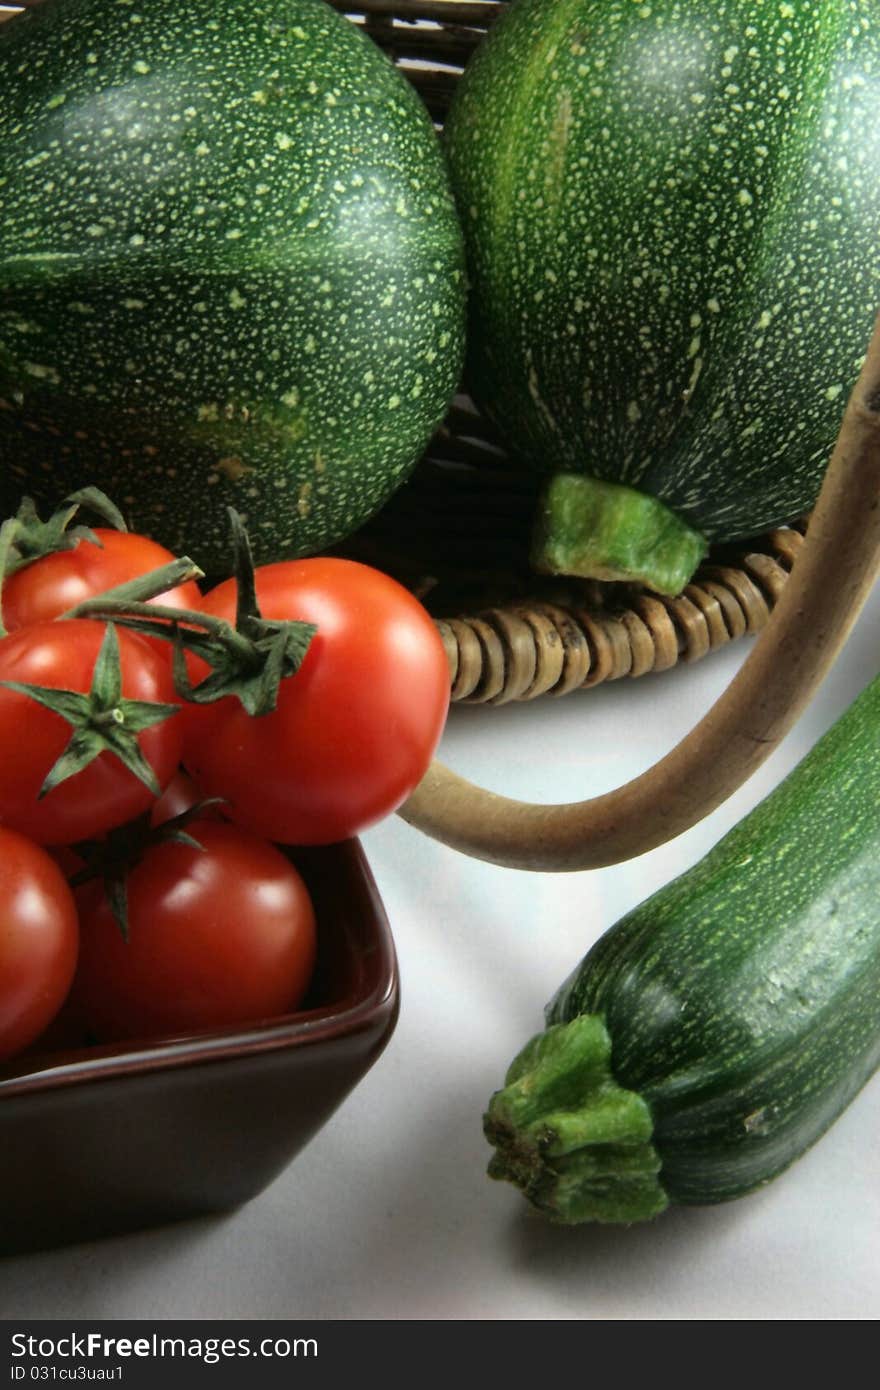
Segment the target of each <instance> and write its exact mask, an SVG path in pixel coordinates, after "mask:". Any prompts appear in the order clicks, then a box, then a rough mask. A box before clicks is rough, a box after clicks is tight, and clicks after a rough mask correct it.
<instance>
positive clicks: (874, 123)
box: [447, 0, 880, 589]
mask: <svg viewBox="0 0 880 1390" xmlns="http://www.w3.org/2000/svg"><path fill="white" fill-rule="evenodd" d="M878 91H880V7H878V5H877V4H876V0H762V3H756V0H644V3H640V2H639V0H515V3H513V4H512V5H511V8H510V11H509V12H508V13H507V14H505V15H504V16H503V17H502V19H501V20H500V22H499V23H498V24H497V25H496V27H495V28H494V29H493V31H492V32H491V33H490V34H489V37H488V40H487V41H486V42H485V44H484V45H483V46H482V47H481V49H480V50H479V51H478V53H477V54H476V55H475V57H474V59H473V60H472V62H471V64H470V66H469V68H468V70H467V71H466V73H465V76H464V79H463V81H462V83H461V84H460V87H459V90H458V92H457V94H456V99H455V102H454V105H453V110H452V113H451V116H450V119H449V121H448V123H447V137H448V146H447V148H448V153H449V157H450V163H451V170H452V174H453V184H454V189H455V192H456V197H457V199H458V201H459V207H460V212H461V215H462V220H463V223H464V227H465V235H466V240H467V246H468V254H469V262H470V274H471V277H472V279H473V296H472V313H471V338H470V348H469V368H468V371H469V380H470V385H471V388H472V390H473V392H474V394H475V395H476V396H477V397H478V399H479V400H480V401H481V403H482V404H483V406H484V408H485V409H486V410H487V411H488V412H489V413H490V414H491V416H492V417H493V418H494V420H495V421H496V423H497V424H498V426H499V427H500V429H501V430H502V432H503V434H504V435H505V437H506V439H507V441H508V443H509V445H510V447H511V448H512V449H513V450H514V451H515V452H516V453H517V455H518V456H519V457H520V458H521V459H522V460H524V461H525V462H526V463H527V464H529V465H530V466H533V467H536V468H539V469H541V470H546V471H551V470H552V471H557V470H561V471H562V472H564V473H571V474H574V475H576V476H577V477H580V478H593V479H599V480H602V482H603V483H605V484H610V485H611V489H610V491H609V490H608V489H607V488H599V489H598V490H596V489H591V488H590V487H587V489H586V491H587V493H588V495H589V497H590V500H593V495H594V493H597V495H598V498H599V501H600V502H601V504H602V506H600V507H599V510H600V511H601V510H603V508H604V502H605V499H606V497H607V498H608V499H609V506H610V508H611V510H612V511H614V510H615V509H618V511H619V512H620V513H621V514H622V515H619V516H612V517H610V518H608V519H607V529H608V531H609V533H610V536H609V539H608V540H607V545H608V548H609V554H608V555H607V556H605V557H604V562H605V566H606V569H607V570H608V571H613V570H614V568H615V566H617V567H619V568H620V569H622V570H623V571H624V573H623V575H622V576H619V577H626V573H627V571H628V572H629V573H630V574H633V575H634V576H635V577H637V578H642V579H644V580H645V581H646V582H648V583H654V584H655V587H657V588H660V589H664V588H667V589H668V588H669V587H670V583H674V579H675V576H673V579H672V580H668V581H666V582H664V577H663V574H662V568H663V560H662V559H661V562H660V573H659V574H658V573H657V569H656V566H655V565H654V562H653V561H652V558H651V555H650V553H648V555H647V558H645V555H644V554H640V547H642V548H644V546H645V545H647V546H648V547H650V544H651V536H650V535H649V536H648V538H647V541H645V538H644V537H643V536H641V535H639V534H636V535H635V536H633V537H632V539H631V540H630V538H629V536H628V534H627V526H628V525H629V522H628V521H627V502H628V497H627V494H623V496H619V495H618V494H617V493H616V492H615V491H614V489H615V488H616V487H617V486H618V485H623V486H624V487H625V488H631V489H635V490H637V491H638V492H639V493H642V494H647V495H648V496H649V497H650V498H651V499H655V500H657V501H659V503H661V504H662V506H663V508H664V509H666V510H667V511H671V512H672V513H673V514H674V519H675V521H676V522H677V524H678V525H679V528H680V529H681V531H682V538H681V551H682V553H681V563H683V564H684V567H685V569H687V566H688V564H689V565H690V568H691V569H692V568H693V566H694V564H695V563H696V560H697V559H698V558H699V555H700V553H701V551H702V550H703V549H704V548H705V543H706V541H707V540H714V539H718V538H727V539H732V538H734V537H737V536H743V535H748V534H751V533H754V532H757V531H760V530H762V529H763V528H765V527H767V526H770V525H771V524H777V523H779V522H782V521H785V520H789V519H791V518H792V517H794V516H795V515H797V514H799V513H801V512H803V511H804V510H805V509H807V508H809V507H810V506H811V504H812V503H813V501H814V500H815V497H816V494H817V492H818V488H819V485H820V481H821V476H822V473H823V470H824V467H825V465H826V462H827V459H828V457H829V455H830V451H831V448H832V446H833V443H834V440H835V437H836V435H837V431H838V429H839V427H840V422H841V418H842V414H843V408H844V405H845V402H846V399H847V395H848V392H849V390H850V389H851V386H852V384H853V383H854V380H855V378H856V376H857V373H858V368H859V365H860V361H861V358H862V356H863V354H864V351H865V348H866V345H867V342H868V339H869V337H870V330H871V326H872V321H873V316H874V313H875V311H876V309H877V305H878V302H880V233H878V228H880V154H878V145H877V129H878V121H880V102H878ZM577 491H578V485H577V484H574V485H573V487H572V488H571V489H570V493H569V494H566V496H565V497H564V498H563V499H562V500H561V501H560V502H559V503H558V508H559V510H560V511H561V512H564V513H565V515H562V516H561V517H559V518H554V517H553V515H552V508H553V506H555V505H556V503H553V502H551V517H550V521H551V523H552V522H554V520H555V521H556V522H558V524H559V527H560V529H561V532H562V539H563V547H562V548H563V551H564V550H565V548H566V546H567V544H568V541H569V540H570V541H571V546H570V548H571V550H572V552H573V553H572V555H571V556H570V558H571V559H572V560H573V561H575V562H576V560H577V555H576V551H577V544H576V541H577V539H578V538H577V535H576V532H577V527H578V518H577V503H576V502H573V501H572V497H571V493H577ZM597 505H598V504H597ZM636 511H637V512H638V511H639V506H638V504H637V506H636ZM661 517H662V514H661ZM586 520H587V521H588V523H589V526H590V528H591V529H596V528H598V532H599V534H600V540H599V547H600V550H601V548H602V546H604V545H605V544H606V540H605V538H604V537H603V536H602V534H601V533H602V531H603V528H604V527H605V526H606V522H605V520H602V519H601V518H600V519H599V520H597V517H596V515H595V509H594V512H591V513H589V514H588V516H587V518H586ZM634 525H635V528H636V530H637V531H638V530H639V528H641V529H642V530H644V526H643V524H642V520H641V519H640V517H637V518H636V522H635V523H634ZM670 525H671V520H670V519H669V518H668V517H665V518H662V519H658V520H657V521H656V523H654V524H652V527H649V528H648V530H649V531H651V530H652V529H659V530H660V531H661V532H663V531H664V528H667V529H668V527H669V526H670ZM615 528H616V530H615ZM661 540H662V541H663V543H664V544H665V543H666V542H667V541H669V537H665V536H663V537H661ZM670 544H671V545H672V550H673V555H674V558H675V557H676V556H677V550H676V541H675V538H673V539H672V541H671V542H670ZM630 552H632V553H630ZM564 559H565V556H564V554H563V556H562V563H561V564H560V565H559V566H557V568H563V567H564ZM592 562H594V563H595V565H598V568H590V567H589V565H590V563H591V561H590V560H589V559H588V561H587V568H585V569H583V570H581V571H578V570H577V566H576V563H575V565H574V568H575V572H583V573H593V574H599V575H600V576H601V575H603V570H602V564H603V556H602V555H601V554H599V555H598V557H595V556H594V557H592ZM550 567H553V566H552V565H551V566H550ZM605 577H613V575H608V574H606V575H605ZM686 577H687V574H685V578H686ZM658 581H659V582H658Z"/></svg>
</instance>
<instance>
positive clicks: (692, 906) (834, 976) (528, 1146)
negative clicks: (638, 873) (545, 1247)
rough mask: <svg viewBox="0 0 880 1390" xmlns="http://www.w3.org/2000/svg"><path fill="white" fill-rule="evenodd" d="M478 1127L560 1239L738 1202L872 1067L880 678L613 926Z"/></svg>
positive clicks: (500, 1166) (876, 1041)
mask: <svg viewBox="0 0 880 1390" xmlns="http://www.w3.org/2000/svg"><path fill="white" fill-rule="evenodd" d="M547 1024H548V1027H547V1030H546V1031H545V1032H544V1033H542V1034H539V1035H538V1037H537V1038H536V1039H533V1041H532V1042H531V1043H530V1044H529V1045H528V1047H527V1048H526V1049H525V1050H524V1052H523V1053H522V1054H521V1055H520V1057H519V1058H518V1059H517V1060H516V1062H515V1063H514V1064H513V1067H512V1068H511V1072H510V1074H509V1075H508V1079H507V1080H508V1085H507V1087H506V1089H505V1090H502V1091H500V1092H498V1093H497V1094H496V1095H495V1097H494V1098H493V1100H492V1103H491V1105H490V1108H489V1113H488V1116H487V1120H486V1130H487V1134H488V1135H489V1137H490V1138H491V1139H492V1141H493V1142H494V1143H496V1144H497V1145H498V1150H497V1154H496V1157H495V1159H494V1160H493V1167H492V1169H491V1170H490V1171H492V1172H493V1173H494V1175H495V1176H497V1177H505V1178H509V1179H511V1180H513V1181H515V1182H518V1183H519V1185H520V1186H521V1187H523V1189H524V1190H525V1192H526V1194H527V1195H528V1196H529V1197H531V1199H532V1200H533V1201H534V1202H536V1204H537V1205H538V1206H541V1207H543V1208H544V1209H545V1210H547V1211H548V1212H549V1213H550V1215H551V1216H553V1217H554V1218H555V1219H557V1220H560V1221H564V1222H573V1221H582V1220H590V1219H593V1220H600V1221H601V1220H606V1221H633V1220H638V1219H641V1218H644V1217H649V1216H653V1215H656V1213H657V1212H659V1211H661V1210H662V1209H663V1208H664V1207H665V1206H666V1205H668V1203H670V1202H675V1203H711V1202H722V1201H726V1200H728V1199H730V1198H734V1197H739V1196H741V1195H742V1194H743V1193H746V1192H749V1191H751V1190H752V1189H754V1188H756V1187H759V1186H761V1185H762V1184H764V1183H766V1182H768V1181H769V1180H770V1179H771V1178H773V1177H775V1176H776V1174H778V1173H780V1172H781V1171H782V1170H783V1169H784V1168H786V1167H788V1165H789V1164H790V1163H792V1162H793V1161H794V1160H795V1159H796V1158H797V1157H798V1156H799V1155H800V1154H802V1153H803V1152H804V1150H805V1149H807V1148H808V1147H809V1146H810V1145H811V1144H812V1143H813V1142H814V1141H815V1140H816V1139H818V1138H819V1137H820V1135H821V1134H823V1133H824V1131H825V1130H826V1129H827V1128H828V1126H829V1125H830V1124H831V1122H832V1121H833V1120H834V1119H835V1118H836V1117H837V1116H838V1115H839V1114H840V1112H841V1111H842V1110H843V1109H844V1107H845V1106H846V1105H847V1104H848V1103H849V1102H850V1101H851V1100H852V1098H853V1097H854V1096H855V1095H856V1093H857V1092H858V1091H859V1090H860V1088H861V1087H862V1086H863V1085H864V1083H865V1082H866V1081H867V1080H868V1078H869V1077H870V1076H871V1075H872V1073H873V1072H874V1071H875V1070H876V1068H877V1066H878V1064H880V678H878V679H877V680H875V681H874V683H873V684H872V685H871V686H869V687H868V689H867V690H866V691H865V692H864V693H863V694H862V695H861V696H860V698H859V699H858V700H857V701H856V702H855V704H854V705H852V707H851V708H850V709H849V710H848V711H847V712H846V713H845V714H844V715H843V717H842V718H841V719H840V720H839V721H838V723H837V724H836V725H835V726H834V727H833V728H832V729H831V730H830V731H829V732H828V733H827V734H826V735H825V737H824V738H823V739H821V740H820V742H819V743H818V744H817V745H816V746H815V748H814V749H813V750H812V751H811V752H810V753H809V754H808V755H807V757H806V758H805V759H804V761H803V762H802V763H801V764H800V765H799V767H797V768H796V769H795V771H794V772H793V773H792V774H790V776H789V777H788V778H787V779H786V780H785V781H784V782H782V783H781V784H780V785H779V787H777V788H776V790H775V791H773V792H772V793H771V794H770V796H769V797H767V799H766V800H765V801H763V802H762V803H761V804H760V805H759V806H758V807H756V808H755V810H753V811H752V812H751V813H750V814H749V815H748V816H747V817H746V818H745V819H744V820H743V821H742V822H741V823H740V824H739V825H738V826H737V827H736V828H735V829H734V830H733V831H731V832H730V833H729V834H728V835H727V836H726V837H725V838H724V839H723V840H721V841H720V843H719V844H718V845H717V846H716V847H715V849H714V850H712V851H711V853H710V854H709V855H708V856H707V857H706V858H705V859H703V860H702V862H700V863H699V864H697V865H696V866H695V867H694V868H693V869H691V870H690V871H689V872H687V873H685V874H684V875H682V876H681V877H680V878H678V879H677V880H676V881H675V882H673V883H671V884H670V885H668V886H667V887H665V888H663V889H662V890H661V891H660V892H659V893H656V894H655V895H654V896H653V897H651V898H650V899H648V900H647V901H646V902H645V903H643V904H642V905H641V906H640V907H637V908H636V909H635V910H634V911H633V912H631V913H629V914H628V916H626V917H624V918H622V919H621V921H619V922H618V923H617V925H616V926H614V927H613V928H612V929H611V930H610V931H609V932H608V933H607V934H606V935H605V936H604V937H602V938H601V939H600V941H599V942H598V943H597V944H596V945H595V946H594V948H593V949H592V950H591V951H590V953H589V954H588V955H587V956H586V958H585V959H584V961H583V962H582V963H581V965H580V966H578V968H577V969H576V970H575V971H574V973H573V974H572V976H571V977H570V978H569V980H568V981H567V982H566V983H565V984H564V985H563V986H562V988H561V989H560V991H559V992H558V994H557V995H556V996H555V998H554V999H553V1000H552V1002H551V1003H550V1005H549V1006H548V1009H547Z"/></svg>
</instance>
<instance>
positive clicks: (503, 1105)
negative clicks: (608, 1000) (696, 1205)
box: [484, 1014, 669, 1225]
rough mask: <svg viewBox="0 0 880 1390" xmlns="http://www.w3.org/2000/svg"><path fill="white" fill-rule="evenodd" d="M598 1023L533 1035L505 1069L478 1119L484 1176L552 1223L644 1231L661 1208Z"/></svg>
mask: <svg viewBox="0 0 880 1390" xmlns="http://www.w3.org/2000/svg"><path fill="white" fill-rule="evenodd" d="M610 1060H611V1040H610V1038H609V1036H608V1032H607V1029H606V1028H605V1025H604V1023H603V1022H602V1020H601V1018H599V1017H598V1016H597V1015H596V1014H582V1015H581V1016H579V1017H578V1018H575V1019H573V1020H572V1021H571V1022H570V1023H559V1024H554V1025H553V1026H552V1027H550V1028H547V1029H546V1030H545V1031H544V1032H543V1033H538V1034H537V1035H536V1037H534V1038H532V1040H531V1042H529V1043H527V1044H526V1046H525V1047H524V1048H523V1050H522V1051H521V1052H520V1053H519V1055H518V1056H517V1057H516V1058H515V1059H514V1061H513V1063H512V1064H511V1066H510V1069H509V1071H508V1073H507V1077H506V1078H505V1086H504V1089H503V1090H501V1091H496V1092H495V1095H494V1096H493V1097H492V1099H491V1101H490V1102H489V1108H488V1111H487V1112H486V1115H485V1117H484V1129H485V1133H486V1138H487V1139H488V1140H489V1143H490V1144H493V1145H494V1146H495V1150H496V1151H495V1154H494V1155H493V1157H492V1160H491V1162H490V1164H489V1176H490V1177H493V1178H503V1179H506V1180H507V1181H508V1182H512V1183H515V1184H516V1186H517V1187H519V1188H520V1189H521V1190H522V1192H523V1193H524V1195H525V1196H526V1197H527V1198H528V1199H529V1201H530V1202H532V1203H533V1205H534V1206H536V1207H539V1208H540V1209H541V1211H543V1212H545V1213H546V1214H547V1215H548V1216H549V1217H550V1218H551V1220H553V1221H557V1222H560V1223H561V1224H563V1225H575V1224H577V1223H579V1222H582V1221H604V1222H627V1223H628V1222H631V1221H647V1220H649V1219H650V1218H651V1217H652V1216H658V1215H659V1214H660V1212H662V1211H664V1210H665V1208H666V1207H667V1206H668V1205H669V1198H668V1197H667V1195H666V1193H665V1192H664V1190H663V1187H662V1185H661V1183H660V1180H659V1177H658V1173H659V1170H660V1160H659V1158H658V1157H657V1153H656V1151H655V1149H654V1146H653V1145H652V1143H651V1134H652V1131H653V1121H652V1119H651V1112H650V1110H649V1109H648V1106H647V1104H646V1103H645V1101H644V1100H643V1099H642V1097H641V1096H640V1095H638V1094H636V1092H635V1091H626V1090H624V1089H623V1088H622V1087H621V1086H618V1084H617V1082H616V1081H615V1080H614V1077H613V1076H612V1074H611V1066H610Z"/></svg>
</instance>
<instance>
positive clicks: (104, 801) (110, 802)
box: [0, 618, 183, 845]
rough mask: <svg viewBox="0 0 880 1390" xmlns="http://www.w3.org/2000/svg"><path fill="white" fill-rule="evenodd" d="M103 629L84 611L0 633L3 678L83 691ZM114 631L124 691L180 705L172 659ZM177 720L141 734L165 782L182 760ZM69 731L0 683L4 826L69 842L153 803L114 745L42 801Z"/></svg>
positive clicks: (0, 821)
mask: <svg viewBox="0 0 880 1390" xmlns="http://www.w3.org/2000/svg"><path fill="white" fill-rule="evenodd" d="M104 633H105V627H104V624H103V623H98V622H93V621H91V620H89V619H86V618H72V619H65V620H64V621H63V622H49V623H37V624H35V625H34V626H33V627H26V628H22V629H21V630H20V631H19V632H14V633H12V634H10V636H9V637H5V638H3V640H2V641H0V681H5V680H13V681H21V682H24V683H25V684H29V685H40V686H48V687H52V688H56V689H66V690H72V691H77V692H87V691H88V690H89V689H90V688H91V682H92V674H93V671H94V666H95V660H96V658H97V656H98V651H99V649H100V646H101V643H102V641H103V638H104ZM117 637H118V639H119V654H120V666H121V670H122V695H123V697H124V698H126V699H130V700H147V701H151V702H159V703H162V704H179V703H180V702H179V700H178V697H177V695H176V693H175V691H174V685H173V681H172V678H171V672H170V669H169V666H168V663H167V662H166V661H165V660H164V659H163V658H162V657H161V656H160V655H157V653H156V652H154V651H153V649H152V647H151V646H150V644H149V643H147V642H145V641H143V640H142V639H141V638H140V637H138V636H136V635H135V634H134V633H131V632H126V631H125V630H124V629H123V628H118V629H117ZM180 723H181V717H180V715H173V716H171V717H170V718H169V719H166V720H165V721H164V722H163V723H161V724H156V725H154V726H153V727H152V728H149V729H145V730H144V731H143V732H142V733H141V734H139V735H138V740H137V741H138V744H139V745H140V749H141V752H142V753H143V755H144V757H145V758H146V760H147V762H148V763H149V764H150V766H151V767H152V769H153V771H154V773H155V775H156V778H157V780H158V782H159V784H160V786H163V787H164V786H166V785H167V783H168V782H170V780H171V778H172V777H173V776H174V773H175V771H176V769H177V766H178V763H179V762H180V753H181V742H182V733H183V731H182V728H181V727H180ZM71 732H72V730H71V726H70V725H69V724H68V723H67V721H66V720H65V719H63V718H62V717H61V715H59V714H56V713H54V711H52V710H48V709H45V708H44V707H43V706H42V705H40V704H38V703H37V702H36V701H35V700H33V699H31V698H30V696H28V695H24V694H22V693H20V692H19V691H15V690H8V689H6V688H5V687H3V686H0V825H8V826H11V827H12V828H13V829H16V830H20V831H21V832H22V834H25V835H29V836H30V837H31V839H34V840H36V841H38V843H40V844H45V845H66V844H73V843H74V842H75V841H77V840H85V839H89V838H91V837H93V836H97V835H102V834H104V833H105V832H106V831H107V830H111V829H113V827H114V826H117V825H123V824H125V822H126V821H129V820H133V819H134V817H135V816H138V815H140V814H141V812H143V811H145V810H146V809H147V808H148V807H149V806H151V805H152V803H153V801H154V799H155V798H154V796H153V794H152V792H151V791H150V790H149V788H148V787H147V786H145V785H144V784H143V783H142V782H141V781H140V780H139V779H138V778H137V777H136V776H135V775H134V773H133V772H131V771H129V769H128V768H126V767H125V766H124V765H123V764H122V763H121V762H120V761H119V759H118V758H117V757H116V756H115V755H114V754H112V753H110V752H103V753H101V754H100V756H99V757H98V758H96V759H95V761H94V762H92V763H91V764H90V765H89V766H88V767H86V768H85V769H84V770H83V771H81V772H78V773H76V774H75V775H74V776H73V777H70V778H69V779H68V780H67V781H66V782H62V783H61V784H60V785H59V786H57V787H55V788H53V790H52V791H50V792H49V793H48V794H47V795H46V796H44V797H43V798H42V799H38V794H39V791H40V788H41V787H42V785H43V782H44V780H45V777H46V775H47V773H48V772H49V770H50V769H51V767H52V766H53V764H54V763H55V762H56V760H57V759H58V757H59V756H60V754H61V753H62V751H63V750H64V748H65V747H66V745H67V743H68V741H69V739H70V736H71Z"/></svg>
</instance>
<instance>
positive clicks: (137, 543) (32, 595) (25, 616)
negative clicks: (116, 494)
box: [3, 527, 201, 632]
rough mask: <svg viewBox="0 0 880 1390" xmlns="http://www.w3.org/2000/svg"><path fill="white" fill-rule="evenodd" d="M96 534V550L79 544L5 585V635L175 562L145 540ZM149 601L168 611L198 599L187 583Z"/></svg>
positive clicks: (102, 530)
mask: <svg viewBox="0 0 880 1390" xmlns="http://www.w3.org/2000/svg"><path fill="white" fill-rule="evenodd" d="M94 534H95V535H96V536H97V537H98V539H99V540H100V542H101V544H100V546H97V545H95V544H94V543H93V542H91V541H88V540H81V541H78V542H77V544H76V545H75V546H74V547H73V548H72V549H70V550H56V551H53V552H52V553H51V554H49V555H43V556H41V557H40V559H39V560H34V561H33V562H32V563H31V564H29V565H25V566H24V567H23V568H22V569H20V570H16V572H15V573H14V574H12V575H10V576H9V578H8V579H6V580H4V583H3V620H4V622H5V624H6V629H7V631H8V632H15V631H16V630H17V629H18V628H22V627H29V626H30V625H31V624H32V623H41V622H48V621H49V620H50V619H52V618H58V617H60V616H61V614H62V613H67V612H68V611H69V610H70V609H71V608H74V607H75V606H76V604H78V603H82V602H83V600H84V599H87V598H94V597H95V596H96V595H97V594H102V593H104V592H105V590H107V589H111V588H114V587H115V586H116V585H117V584H124V583H126V582H127V581H128V580H130V579H137V578H138V577H139V576H140V575H142V574H149V572H150V571H151V570H155V569H159V568H160V566H162V565H166V564H168V562H169V561H170V560H173V559H174V556H173V555H172V554H171V551H170V550H166V549H165V547H164V546H161V545H158V544H157V543H156V541H153V540H150V539H149V537H147V536H139V535H135V534H134V533H132V532H130V531H114V530H112V529H109V528H103V527H95V528H94ZM151 601H152V602H154V603H162V604H167V605H168V606H169V607H171V608H198V607H199V605H200V603H201V593H200V591H199V587H198V585H197V584H196V583H195V582H194V581H193V580H190V581H189V582H188V583H186V584H180V585H178V586H177V587H176V588H174V589H169V590H168V592H167V593H165V594H162V596H161V598H157V599H153V600H151Z"/></svg>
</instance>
